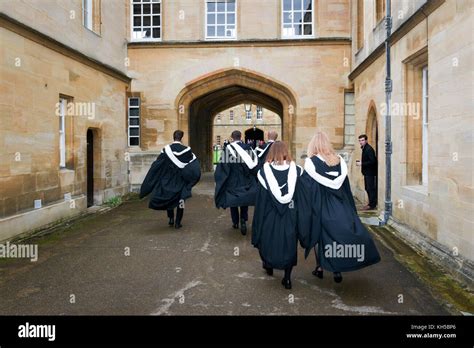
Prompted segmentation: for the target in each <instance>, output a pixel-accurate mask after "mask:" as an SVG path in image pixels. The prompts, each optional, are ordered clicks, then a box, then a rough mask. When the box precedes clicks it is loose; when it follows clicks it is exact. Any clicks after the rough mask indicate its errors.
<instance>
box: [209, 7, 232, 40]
mask: <svg viewBox="0 0 474 348" xmlns="http://www.w3.org/2000/svg"><path fill="white" fill-rule="evenodd" d="M236 17H237V0H206V18H205V19H206V27H205V31H206V33H205V37H206V39H207V40H215V39H218V40H232V39H236V38H237V19H236Z"/></svg>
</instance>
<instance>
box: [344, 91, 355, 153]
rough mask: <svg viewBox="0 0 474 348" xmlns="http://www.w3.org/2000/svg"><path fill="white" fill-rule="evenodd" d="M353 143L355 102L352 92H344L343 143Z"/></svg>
mask: <svg viewBox="0 0 474 348" xmlns="http://www.w3.org/2000/svg"><path fill="white" fill-rule="evenodd" d="M354 144H355V104H354V92H353V91H346V92H345V93H344V145H354Z"/></svg>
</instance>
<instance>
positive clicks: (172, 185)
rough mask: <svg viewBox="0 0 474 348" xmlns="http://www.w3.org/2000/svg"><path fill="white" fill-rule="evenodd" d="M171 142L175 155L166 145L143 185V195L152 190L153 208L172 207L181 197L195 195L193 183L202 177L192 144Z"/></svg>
mask: <svg viewBox="0 0 474 348" xmlns="http://www.w3.org/2000/svg"><path fill="white" fill-rule="evenodd" d="M169 146H170V149H171V152H172V155H171V157H170V155H169V154H168V153H167V151H166V150H165V149H166V148H165V149H163V150H162V152H161V154H160V155H159V156H158V158H157V159H156V161H155V162H153V164H152V165H151V168H150V170H149V171H148V174H147V175H146V177H145V180H144V181H143V184H142V186H141V188H140V198H143V197H145V196H147V195H149V194H151V195H150V203H149V208H151V209H155V210H168V209H173V208H175V207H177V206H178V205H179V204H180V201H181V200H186V199H187V198H189V197H191V189H192V187H193V186H194V185H196V184H197V183H198V181H199V179H200V178H201V168H200V164H199V160H198V159H197V158H196V156H195V155H194V154H193V153H192V151H191V148H189V147H187V146H184V145H182V144H181V143H173V144H171V145H169ZM183 166H184V167H183ZM181 167H183V168H181Z"/></svg>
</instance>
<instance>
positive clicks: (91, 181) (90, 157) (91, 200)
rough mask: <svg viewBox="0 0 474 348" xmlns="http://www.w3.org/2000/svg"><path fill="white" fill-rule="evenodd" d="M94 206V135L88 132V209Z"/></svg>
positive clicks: (89, 130)
mask: <svg viewBox="0 0 474 348" xmlns="http://www.w3.org/2000/svg"><path fill="white" fill-rule="evenodd" d="M93 205H94V133H93V132H92V130H91V129H88V130H87V207H91V206H93Z"/></svg>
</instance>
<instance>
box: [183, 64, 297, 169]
mask: <svg viewBox="0 0 474 348" xmlns="http://www.w3.org/2000/svg"><path fill="white" fill-rule="evenodd" d="M294 95H295V94H294V93H293V92H292V91H291V90H290V88H289V87H287V86H285V85H283V84H282V83H280V82H277V81H274V80H273V79H270V78H269V77H266V76H264V75H261V74H258V73H255V72H252V71H249V70H247V69H224V70H219V71H216V72H214V73H211V74H207V75H204V76H201V77H199V78H197V79H195V80H193V81H191V82H189V83H188V84H186V87H185V88H183V90H181V92H180V93H179V94H178V96H177V98H176V105H175V106H176V110H177V112H178V127H179V128H180V129H182V130H183V131H184V132H185V134H186V138H185V141H188V142H189V144H190V146H191V147H192V148H193V151H194V153H196V156H198V158H199V159H200V160H201V163H202V168H203V170H206V171H207V170H211V168H212V151H211V148H212V116H213V115H215V114H216V113H218V112H220V111H223V110H225V109H228V108H229V107H232V106H234V105H237V104H242V103H253V104H258V105H262V106H263V107H265V108H267V109H269V110H271V111H273V112H275V113H277V114H278V115H280V117H281V119H282V123H281V124H282V126H281V127H282V134H281V138H282V140H284V141H286V142H287V143H288V144H290V150H291V152H292V153H293V155H294V154H295V149H294V144H293V132H294V120H295V117H296V115H295V110H296V98H295V97H294Z"/></svg>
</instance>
